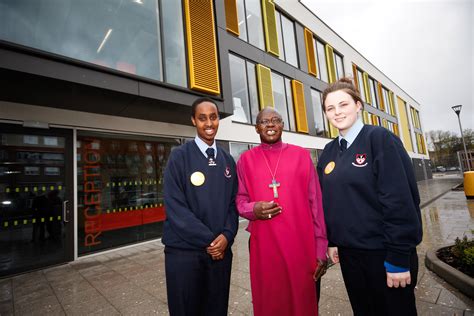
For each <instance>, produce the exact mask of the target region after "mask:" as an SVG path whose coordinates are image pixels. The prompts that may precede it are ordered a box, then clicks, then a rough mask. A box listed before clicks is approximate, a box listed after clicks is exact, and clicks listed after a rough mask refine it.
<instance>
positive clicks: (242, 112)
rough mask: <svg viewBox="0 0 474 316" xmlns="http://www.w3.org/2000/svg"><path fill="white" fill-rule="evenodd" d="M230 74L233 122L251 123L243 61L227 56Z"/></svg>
mask: <svg viewBox="0 0 474 316" xmlns="http://www.w3.org/2000/svg"><path fill="white" fill-rule="evenodd" d="M229 64H230V73H231V77H230V78H231V86H232V102H233V104H234V116H233V117H232V120H233V121H236V122H243V123H251V120H250V104H249V97H248V84H247V70H246V67H245V60H243V59H241V58H238V57H236V56H234V55H230V54H229Z"/></svg>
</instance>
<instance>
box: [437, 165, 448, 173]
mask: <svg viewBox="0 0 474 316" xmlns="http://www.w3.org/2000/svg"><path fill="white" fill-rule="evenodd" d="M436 171H437V172H445V171H446V168H445V167H443V166H438V167H436Z"/></svg>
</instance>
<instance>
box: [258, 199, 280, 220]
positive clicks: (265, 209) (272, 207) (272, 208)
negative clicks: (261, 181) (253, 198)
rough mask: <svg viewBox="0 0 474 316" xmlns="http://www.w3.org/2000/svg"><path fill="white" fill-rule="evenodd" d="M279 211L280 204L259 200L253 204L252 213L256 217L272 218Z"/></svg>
mask: <svg viewBox="0 0 474 316" xmlns="http://www.w3.org/2000/svg"><path fill="white" fill-rule="evenodd" d="M281 211H282V208H281V206H280V205H279V204H278V203H276V202H273V201H270V202H265V201H260V202H256V203H255V204H254V206H253V213H254V214H255V217H256V218H257V219H266V220H268V219H272V218H274V217H275V216H278V215H279V214H280V213H281Z"/></svg>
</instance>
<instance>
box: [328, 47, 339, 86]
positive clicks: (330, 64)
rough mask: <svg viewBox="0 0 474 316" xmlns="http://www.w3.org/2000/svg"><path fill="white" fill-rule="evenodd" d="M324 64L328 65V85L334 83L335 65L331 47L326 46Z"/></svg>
mask: <svg viewBox="0 0 474 316" xmlns="http://www.w3.org/2000/svg"><path fill="white" fill-rule="evenodd" d="M325 49H326V63H327V65H328V75H329V78H328V79H329V83H333V82H335V81H336V78H337V77H336V64H335V61H334V50H333V48H332V47H331V45H329V44H326V47H325Z"/></svg>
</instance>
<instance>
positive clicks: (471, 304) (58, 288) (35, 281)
mask: <svg viewBox="0 0 474 316" xmlns="http://www.w3.org/2000/svg"><path fill="white" fill-rule="evenodd" d="M461 181H462V179H461V178H458V177H453V176H451V177H441V178H435V179H433V180H428V181H422V182H419V189H420V195H421V205H426V204H427V203H429V202H430V201H432V200H433V199H436V198H437V197H438V198H437V199H436V200H435V201H434V202H432V203H429V204H428V205H427V206H426V207H425V208H423V209H422V217H423V230H424V238H423V242H422V244H421V245H420V246H419V247H418V253H419V258H420V272H419V275H418V280H419V282H418V286H417V291H416V296H417V306H418V312H419V315H459V316H460V315H474V312H473V311H474V301H473V300H472V299H470V298H468V297H466V296H464V295H463V294H461V293H460V292H458V291H457V290H456V289H454V288H453V287H451V286H450V285H449V284H447V283H446V282H444V281H443V280H442V279H440V278H439V277H437V276H436V275H435V274H434V273H432V272H430V271H429V270H427V269H426V268H425V266H424V255H425V253H426V250H427V249H429V248H432V247H439V246H442V245H446V244H449V243H452V242H453V241H454V239H455V238H456V237H458V236H460V237H462V236H463V235H464V234H466V235H468V236H469V237H472V236H473V230H474V200H470V201H467V200H466V199H465V197H464V192H463V191H450V189H451V188H452V187H454V186H455V185H457V184H459V183H460V182H461ZM445 192H448V193H446V194H444V193H445ZM443 194H444V195H443ZM440 195H442V196H441V197H440ZM240 226H241V228H240V230H239V233H238V235H237V237H236V241H235V243H234V246H233V251H234V261H233V270H232V280H231V292H230V299H229V314H230V315H252V303H251V292H250V278H249V267H248V264H249V262H248V260H249V258H248V248H247V243H248V236H249V235H248V233H247V232H246V231H245V229H244V228H245V226H246V223H245V222H242V223H241V225H240ZM65 314H66V315H151V314H163V315H167V314H168V310H167V305H166V285H165V277H164V254H163V246H162V245H161V242H160V241H152V242H148V243H145V244H141V245H136V246H132V247H128V248H122V249H118V250H114V251H110V252H107V253H102V254H99V255H95V256H89V257H86V258H82V259H80V260H77V261H75V262H73V263H69V264H66V265H62V266H58V267H53V268H49V269H45V270H40V271H36V272H31V273H27V274H23V275H20V276H16V277H12V278H8V279H0V315H2V316H3V315H65ZM320 314H321V315H352V311H351V307H350V304H349V299H348V297H347V293H346V290H345V287H344V283H343V281H342V276H341V273H340V269H339V265H335V266H333V267H331V268H330V269H329V271H328V273H327V274H326V275H325V276H324V277H323V280H322V286H321V301H320Z"/></svg>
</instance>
